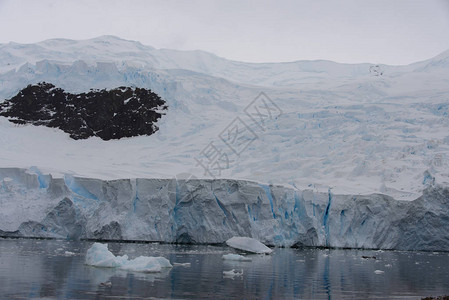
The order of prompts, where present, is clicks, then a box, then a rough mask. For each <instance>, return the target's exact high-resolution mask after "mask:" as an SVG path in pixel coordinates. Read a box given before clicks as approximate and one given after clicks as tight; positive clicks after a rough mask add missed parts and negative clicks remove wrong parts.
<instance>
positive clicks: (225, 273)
mask: <svg viewBox="0 0 449 300" xmlns="http://www.w3.org/2000/svg"><path fill="white" fill-rule="evenodd" d="M236 276H239V277H241V276H243V270H240V272H239V271H236V270H235V269H232V270H230V271H223V277H225V278H230V279H234V277H236Z"/></svg>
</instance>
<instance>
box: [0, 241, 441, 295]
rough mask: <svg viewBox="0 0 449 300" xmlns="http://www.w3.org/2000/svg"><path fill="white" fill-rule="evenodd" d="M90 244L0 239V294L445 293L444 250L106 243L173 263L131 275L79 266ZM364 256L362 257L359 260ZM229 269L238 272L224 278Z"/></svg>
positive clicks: (120, 250) (116, 250)
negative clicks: (245, 250) (239, 256)
mask: <svg viewBox="0 0 449 300" xmlns="http://www.w3.org/2000/svg"><path fill="white" fill-rule="evenodd" d="M91 245H92V242H82V241H81V242H80V241H59V240H29V239H0V298H1V299H30V298H37V299H420V298H421V297H425V296H437V295H448V294H449V272H448V267H449V253H447V252H406V251H375V250H340V249H335V250H334V249H313V248H308V249H284V248H276V249H275V250H274V252H273V253H272V254H271V255H248V256H250V257H251V258H252V261H250V262H233V261H226V260H223V259H222V256H223V254H227V253H239V252H238V251H235V250H233V249H231V248H228V247H222V246H182V245H166V244H136V243H109V250H110V251H112V252H113V253H114V254H115V255H123V254H127V255H128V256H129V257H130V258H134V257H137V256H140V255H145V256H164V257H166V258H167V259H169V260H170V262H171V263H172V264H174V263H183V264H185V263H190V265H183V266H174V267H173V268H172V269H167V270H164V271H163V272H160V273H151V274H150V273H138V272H128V271H122V270H117V269H114V268H96V267H92V266H86V265H85V264H84V258H85V254H86V251H87V249H88V248H89V247H90V246H91ZM364 257H365V258H364ZM232 269H234V270H235V271H236V272H238V273H239V274H241V275H238V276H233V277H232V276H226V275H224V274H223V271H230V270H232Z"/></svg>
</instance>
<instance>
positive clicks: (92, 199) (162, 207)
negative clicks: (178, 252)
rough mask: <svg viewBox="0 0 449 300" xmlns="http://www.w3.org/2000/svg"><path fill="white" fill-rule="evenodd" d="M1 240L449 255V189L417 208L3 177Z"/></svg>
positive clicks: (222, 189) (14, 174) (281, 191)
mask: <svg viewBox="0 0 449 300" xmlns="http://www.w3.org/2000/svg"><path fill="white" fill-rule="evenodd" d="M0 204H1V207H2V210H1V211H0V235H1V236H23V237H51V238H64V239H66V238H68V239H100V240H145V241H161V242H169V243H223V242H225V241H226V240H227V239H229V238H231V237H232V236H248V237H253V238H256V239H258V240H260V241H262V242H263V243H265V244H268V245H275V246H287V247H290V246H326V247H349V248H381V249H400V250H444V251H446V250H448V249H449V237H448V236H447V231H448V230H449V189H447V188H444V187H440V186H429V187H428V188H427V189H426V190H425V191H424V193H423V195H422V196H421V197H419V198H418V199H416V200H414V201H399V200H395V199H393V198H391V197H389V196H386V195H381V194H372V195H366V196H360V195H339V194H334V193H332V191H331V190H330V191H329V192H327V193H322V192H316V191H312V190H298V189H294V188H289V187H285V186H276V185H263V184H259V183H256V182H251V181H243V180H232V179H218V180H208V179H190V180H181V179H180V180H176V179H120V180H111V181H106V180H99V179H89V178H80V177H73V176H65V177H64V178H53V177H52V176H50V175H44V174H42V173H40V172H38V171H37V170H36V169H32V170H26V169H16V168H9V169H7V168H2V169H0Z"/></svg>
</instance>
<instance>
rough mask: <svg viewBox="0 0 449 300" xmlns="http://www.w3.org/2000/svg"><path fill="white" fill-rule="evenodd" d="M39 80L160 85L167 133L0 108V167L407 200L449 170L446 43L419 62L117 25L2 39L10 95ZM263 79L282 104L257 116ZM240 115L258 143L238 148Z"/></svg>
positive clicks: (2, 91) (1, 80) (67, 85)
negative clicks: (383, 61)
mask: <svg viewBox="0 0 449 300" xmlns="http://www.w3.org/2000/svg"><path fill="white" fill-rule="evenodd" d="M380 74H382V75H380ZM40 81H47V82H51V83H53V84H55V85H56V86H58V87H61V88H63V89H65V90H66V91H68V92H84V91H88V90H89V89H90V88H115V87H117V86H121V85H133V86H138V87H144V88H150V89H152V90H153V91H155V92H156V93H158V94H159V95H160V96H161V97H162V98H163V99H165V100H167V102H168V105H169V110H168V113H167V115H166V117H165V118H164V119H163V120H162V121H160V122H159V123H158V126H159V127H160V130H159V131H158V132H157V133H156V134H154V135H152V136H150V137H137V138H128V139H122V140H118V141H108V142H105V141H102V140H100V139H99V138H90V139H88V140H82V141H74V140H71V139H70V138H69V137H68V135H67V134H65V133H63V132H61V131H58V130H54V129H49V128H45V127H34V126H17V125H14V124H12V123H10V122H8V121H7V120H6V119H5V118H3V117H0V167H14V168H15V167H20V168H26V169H30V168H32V167H35V168H33V170H39V172H42V173H44V174H48V173H51V174H52V175H53V177H59V178H62V177H63V176H64V175H66V176H68V175H71V176H82V177H91V178H98V179H120V178H137V177H140V178H173V177H175V176H177V175H178V174H180V173H191V174H193V175H195V176H196V177H198V178H212V177H216V178H235V179H248V180H255V181H259V182H265V183H275V184H283V185H288V186H290V187H293V188H300V189H303V188H309V189H314V190H315V191H325V192H326V191H328V189H329V188H331V190H332V192H333V193H336V194H339V193H340V194H341V193H346V194H370V193H373V192H375V193H382V194H385V195H390V196H393V197H394V198H396V199H407V200H412V199H415V198H417V197H419V196H420V195H422V192H423V190H424V189H425V188H426V187H428V186H431V185H434V184H442V185H443V186H447V185H448V183H449V172H448V171H447V170H448V166H449V163H448V162H449V160H448V159H449V145H448V143H449V131H448V128H449V120H448V110H449V104H448V101H447V99H448V97H449V85H448V83H449V52H445V53H442V54H441V55H439V56H437V57H435V58H432V59H429V60H427V61H423V62H418V63H415V64H411V65H408V66H387V65H377V64H368V63H367V64H355V65H351V64H339V63H334V62H329V61H297V62H291V63H276V64H270V63H266V64H253V63H243V62H235V61H228V60H226V59H223V58H220V57H217V56H215V55H213V54H209V53H205V52H201V51H175V50H167V49H160V50H158V49H154V48H152V47H149V46H145V45H142V44H140V43H138V42H133V41H127V40H122V39H119V38H116V37H112V36H104V37H99V38H96V39H91V40H84V41H73V40H64V39H55V40H48V41H43V42H40V43H37V44H29V45H23V44H16V43H9V44H2V45H0V101H1V99H7V98H10V97H12V96H14V95H15V94H16V93H17V92H18V91H19V90H20V89H22V88H23V87H25V86H26V85H27V84H30V83H37V82H40ZM261 92H263V93H265V94H266V95H267V96H268V97H269V98H270V99H271V100H272V102H270V101H269V100H267V101H266V103H268V104H269V105H271V108H272V109H274V110H272V111H271V112H273V115H271V116H270V115H268V114H267V112H268V111H265V112H264V113H265V117H263V118H262V119H257V118H256V119H254V120H253V119H252V118H251V117H250V116H249V115H248V114H247V113H246V112H254V111H255V110H254V108H255V106H254V103H253V102H252V101H253V100H254V99H255V98H256V97H257V96H258V95H259V94H260V93H261ZM260 99H261V98H258V101H259V102H256V104H257V105H258V106H257V107H259V108H260V109H261V110H263V109H264V108H263V105H262V106H261V103H262V102H260ZM252 103H253V104H252ZM273 103H274V104H273ZM248 105H249V108H248ZM273 105H275V106H273ZM276 109H278V110H276ZM252 116H253V117H254V115H252ZM237 117H238V118H239V119H237V120H236V121H235V122H239V123H238V124H237V123H235V122H234V123H232V122H233V121H234V120H235V118H237ZM241 121H243V122H244V124H246V125H247V127H242V126H244V125H243V123H241ZM259 121H263V124H262V125H261V124H260V123H259V125H261V126H258V124H256V123H255V122H259ZM230 124H232V125H236V124H237V125H240V128H246V129H247V130H246V136H245V137H246V138H247V140H245V139H243V141H250V142H251V143H249V144H248V145H247V147H246V148H245V147H241V148H239V149H237V152H238V153H239V154H238V155H237V154H236V153H235V152H233V151H232V149H230V147H228V146H229V145H228V144H229V138H230V132H229V131H226V130H225V129H232V128H234V127H233V126H231V127H228V126H229V125H230ZM226 138H227V140H226ZM225 141H227V142H228V144H226V143H225ZM211 142H212V143H213V145H214V146H216V148H217V149H219V150H220V151H221V152H222V153H226V154H227V158H228V159H229V164H228V163H227V161H226V163H225V164H224V165H225V168H220V171H221V172H215V173H212V172H211V173H210V174H209V173H207V172H206V173H205V170H204V169H203V168H202V167H201V165H199V164H198V162H197V160H195V158H197V159H201V158H202V153H203V154H204V152H202V151H203V150H204V149H210V148H206V147H208V145H210V143H211ZM231 146H232V147H233V148H234V150H236V149H235V147H236V146H235V145H234V144H233V145H231ZM203 156H204V155H203ZM203 158H204V157H203ZM222 165H223V164H222Z"/></svg>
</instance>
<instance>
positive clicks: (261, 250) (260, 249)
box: [226, 236, 273, 254]
mask: <svg viewBox="0 0 449 300" xmlns="http://www.w3.org/2000/svg"><path fill="white" fill-rule="evenodd" d="M226 244H227V245H228V246H229V247H232V248H235V249H239V250H243V251H247V252H252V253H258V254H270V253H271V252H273V250H271V249H270V248H268V247H267V246H265V245H264V244H262V243H261V242H259V241H258V240H256V239H253V238H249V237H238V236H234V237H232V238H230V239H229V240H227V241H226Z"/></svg>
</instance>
